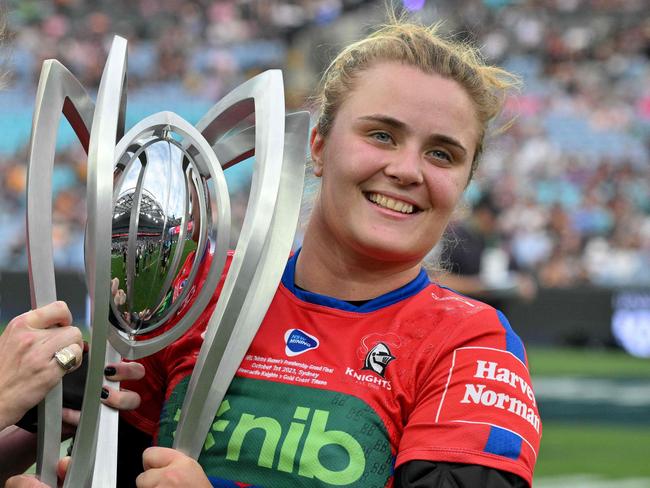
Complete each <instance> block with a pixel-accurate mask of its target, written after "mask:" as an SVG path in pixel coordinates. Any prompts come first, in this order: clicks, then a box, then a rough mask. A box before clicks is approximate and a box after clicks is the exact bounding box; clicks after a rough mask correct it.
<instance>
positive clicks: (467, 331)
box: [124, 21, 541, 488]
mask: <svg viewBox="0 0 650 488" xmlns="http://www.w3.org/2000/svg"><path fill="white" fill-rule="evenodd" d="M515 82H516V80H515V79H514V78H513V77H512V76H511V75H509V74H508V73H507V72H504V71H502V70H500V69H497V68H494V67H488V66H485V65H484V64H483V63H482V62H481V61H480V58H479V57H478V56H477V54H476V53H475V52H474V51H473V50H472V49H471V48H469V47H467V46H464V45H459V44H454V43H452V42H449V41H446V40H443V39H442V38H441V37H440V36H439V35H437V34H436V31H435V28H431V29H429V28H425V27H422V26H419V25H414V24H408V23H401V22H398V21H394V22H393V23H392V24H391V25H388V26H386V27H384V28H382V29H380V30H379V31H377V32H376V33H374V34H372V35H371V36H369V37H368V38H366V39H364V40H362V41H359V42H357V43H355V44H353V45H351V46H349V47H347V48H346V49H345V50H344V51H343V52H342V53H341V54H339V56H338V57H337V58H336V59H335V60H334V62H333V63H332V64H331V65H330V67H329V68H328V70H327V71H326V73H325V75H324V78H323V84H322V91H321V94H320V108H321V114H320V118H319V120H318V124H317V125H316V127H315V128H314V129H313V131H312V133H311V140H310V146H311V156H312V160H313V166H314V174H315V175H316V176H317V177H320V178H321V179H322V183H321V190H320V194H319V196H318V197H317V200H316V202H315V206H314V209H313V213H312V215H311V218H310V221H309V224H308V228H307V231H306V233H305V237H304V243H303V247H302V249H301V250H300V251H298V252H297V253H296V254H295V255H294V256H293V257H292V258H291V259H290V260H289V263H288V265H287V267H286V270H285V273H284V276H283V279H282V283H281V285H280V287H279V288H278V291H277V292H276V295H275V297H274V300H273V303H272V304H271V306H270V308H269V311H268V313H267V315H266V317H265V319H264V321H263V323H262V325H261V327H260V330H259V332H258V334H257V336H256V338H255V340H254V341H253V343H252V345H251V347H250V349H249V351H248V355H247V356H246V358H245V359H244V361H243V362H242V364H241V367H240V369H239V371H238V373H237V376H236V377H235V378H234V380H233V382H232V384H231V386H230V389H229V391H228V394H227V395H226V399H225V401H224V402H223V403H222V405H221V407H220V409H219V411H218V412H217V415H216V418H215V422H214V424H213V427H212V431H211V432H210V435H209V436H208V438H207V439H206V443H205V446H204V450H203V452H202V454H201V456H200V458H199V462H198V463H197V462H195V461H193V460H191V459H189V458H187V457H185V456H184V455H183V454H181V453H179V452H176V451H173V450H171V449H166V448H164V447H155V448H150V449H147V450H146V451H145V452H144V457H143V463H144V468H145V472H144V473H143V474H141V475H140V476H139V477H138V478H137V486H139V487H141V488H148V487H154V486H193V487H201V486H206V487H208V486H222V487H226V486H282V487H286V486H358V487H370V486H373V487H374V486H391V485H394V486H398V487H436V486H472V487H476V486H488V487H512V486H528V485H529V484H530V483H531V481H532V472H533V467H534V463H535V458H536V453H537V450H538V446H539V440H540V436H541V425H540V420H539V414H538V412H537V408H536V404H535V398H534V394H533V391H532V389H531V387H530V379H529V374H528V371H527V366H526V356H525V351H524V349H523V345H522V344H521V341H520V340H519V338H518V337H517V336H516V335H515V334H514V332H513V331H512V329H511V328H510V326H509V324H508V322H507V320H506V319H505V317H504V316H503V315H502V314H501V313H500V312H498V311H496V310H495V309H493V308H491V307H489V306H487V305H484V304H482V303H480V302H478V301H474V300H471V299H469V298H466V297H463V296H460V295H458V294H456V293H454V292H453V291H451V290H448V289H445V288H442V287H439V286H437V285H436V284H433V283H430V282H429V280H428V278H427V275H426V274H425V272H424V271H423V269H422V260H423V259H424V257H425V256H426V255H427V253H428V252H429V251H430V250H431V249H432V248H433V247H434V246H435V245H436V243H437V242H438V240H439V239H440V236H441V235H442V233H443V231H444V229H445V226H446V225H447V222H448V221H449V218H450V216H451V214H452V212H453V211H454V208H455V207H456V205H457V204H458V202H459V200H460V198H461V195H462V193H463V191H464V189H465V188H466V186H467V184H468V182H469V181H470V179H471V177H472V174H473V172H474V170H475V169H476V166H477V164H478V158H479V155H480V153H481V150H482V147H483V140H484V136H485V132H486V129H487V125H488V123H489V122H490V121H491V120H492V119H493V118H494V117H495V116H496V115H497V113H498V112H499V109H500V106H501V102H502V100H503V95H504V92H505V91H506V90H507V89H509V88H511V87H512V86H513V85H514V83H515ZM210 312H211V309H210V310H208V311H206V312H205V313H204V314H203V316H202V317H201V319H200V320H199V321H198V322H197V325H196V327H195V328H193V329H192V331H190V332H189V333H188V334H187V335H186V336H185V337H183V338H182V339H181V340H179V341H178V342H176V343H175V344H173V345H172V346H171V347H170V348H168V349H166V350H165V351H164V352H161V353H160V354H158V355H156V356H153V357H150V358H147V360H145V365H146V369H147V371H149V372H150V373H149V374H148V375H147V378H146V379H145V381H146V382H147V383H148V385H146V387H143V388H142V389H141V390H140V393H141V395H142V396H143V403H142V406H141V408H140V409H139V410H137V411H135V412H126V413H125V415H124V417H125V418H126V419H127V420H128V421H129V422H131V423H132V424H133V425H135V426H136V427H137V428H139V429H140V430H142V431H144V432H147V433H149V434H151V435H156V436H157V442H158V444H159V445H160V446H170V445H171V444H172V440H173V435H174V430H175V428H176V422H177V420H178V414H179V411H180V410H179V409H180V407H181V405H182V402H183V397H184V395H185V391H186V388H187V384H188V378H189V375H190V374H191V372H192V367H193V365H194V359H195V357H196V352H197V351H198V349H199V348H200V345H201V333H202V332H203V331H204V329H205V326H206V323H207V319H208V317H209V315H210ZM131 388H134V389H137V388H138V387H137V385H132V386H131ZM161 411H162V414H160V412H161ZM235 483H237V484H235ZM449 483H452V484H449Z"/></svg>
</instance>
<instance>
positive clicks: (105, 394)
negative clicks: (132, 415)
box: [102, 386, 140, 410]
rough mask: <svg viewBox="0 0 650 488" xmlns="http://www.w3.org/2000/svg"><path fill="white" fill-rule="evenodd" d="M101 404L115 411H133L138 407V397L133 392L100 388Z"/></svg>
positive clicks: (105, 387) (106, 387)
mask: <svg viewBox="0 0 650 488" xmlns="http://www.w3.org/2000/svg"><path fill="white" fill-rule="evenodd" d="M102 403H104V405H108V406H109V407H113V408H115V409H117V410H135V409H136V408H138V407H139V406H140V395H138V394H137V393H136V392H134V391H129V390H119V391H118V390H115V389H114V388H111V387H109V386H104V387H103V388H102Z"/></svg>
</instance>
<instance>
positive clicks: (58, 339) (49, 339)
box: [42, 326, 83, 364]
mask: <svg viewBox="0 0 650 488" xmlns="http://www.w3.org/2000/svg"><path fill="white" fill-rule="evenodd" d="M42 334H43V338H44V339H43V344H45V345H46V346H47V348H48V350H52V349H53V350H54V352H56V351H58V350H59V349H63V348H64V347H67V346H70V345H72V344H75V345H76V347H75V348H74V353H75V355H76V354H77V352H78V351H81V352H83V335H82V334H81V330H79V328H77V327H73V326H68V327H57V328H56V329H48V330H45V331H43V332H42ZM54 352H53V353H52V354H54ZM77 362H78V363H79V364H81V361H80V358H79V357H77Z"/></svg>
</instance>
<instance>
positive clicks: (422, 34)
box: [315, 13, 520, 180]
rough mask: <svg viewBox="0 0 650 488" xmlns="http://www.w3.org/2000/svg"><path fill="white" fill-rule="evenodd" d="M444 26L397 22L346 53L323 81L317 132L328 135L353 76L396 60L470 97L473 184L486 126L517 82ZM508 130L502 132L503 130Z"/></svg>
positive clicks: (318, 99)
mask: <svg viewBox="0 0 650 488" xmlns="http://www.w3.org/2000/svg"><path fill="white" fill-rule="evenodd" d="M440 27H441V23H437V24H434V25H432V26H428V27H427V26H424V25H421V24H416V23H412V22H408V21H406V20H404V18H400V19H398V18H396V16H395V15H394V14H390V13H389V22H388V23H386V24H384V25H382V26H380V28H379V29H378V30H376V31H375V32H373V33H372V34H370V35H369V36H367V37H366V38H365V39H362V40H360V41H357V42H355V43H353V44H351V45H349V46H347V47H346V48H345V49H343V50H342V51H341V52H340V53H339V54H338V56H337V57H336V58H335V59H334V60H333V61H332V63H331V64H330V65H329V67H328V68H327V69H326V70H325V72H324V74H323V77H322V79H321V84H320V89H319V92H318V94H317V95H316V97H315V102H316V105H317V106H318V108H319V112H320V115H319V119H318V125H317V127H318V132H319V133H320V134H321V135H323V136H326V135H327V134H328V132H329V130H330V129H331V127H332V124H333V122H334V118H335V117H336V113H337V111H338V109H339V108H340V106H341V104H342V103H343V101H344V100H345V97H346V95H347V94H348V93H350V92H351V91H352V90H353V89H354V81H355V77H356V76H357V75H358V74H359V73H360V72H362V71H364V70H367V69H368V68H370V67H371V66H373V65H374V64H376V63H380V62H385V61H394V62H399V63H403V64H407V65H410V66H414V67H417V68H419V69H421V70H422V71H424V72H425V73H435V74H438V75H440V76H443V77H445V78H449V79H452V80H455V81H456V82H457V83H459V84H460V85H461V86H462V87H463V88H464V89H465V90H466V92H467V93H468V95H469V96H470V98H471V99H472V102H473V104H474V107H475V108H476V116H477V120H478V122H479V124H480V133H479V140H478V142H477V147H476V151H475V155H474V160H473V161H472V168H471V172H470V177H469V179H470V180H471V178H472V176H473V174H474V171H475V170H476V168H477V166H478V160H479V156H480V154H481V153H482V151H483V142H484V139H485V134H486V132H487V129H488V125H489V123H490V121H491V120H493V119H494V118H495V117H496V116H497V115H498V114H499V113H500V112H501V109H502V107H503V103H504V101H505V98H506V95H507V93H508V91H509V90H511V89H513V88H515V87H518V86H519V84H520V82H519V78H518V77H517V76H515V75H513V74H511V73H509V72H508V71H506V70H504V69H501V68H498V67H496V66H489V65H487V64H486V63H485V62H484V61H483V59H482V58H481V55H480V53H479V52H478V50H477V49H476V48H474V47H472V46H471V45H469V44H467V43H461V42H458V41H455V40H453V39H449V38H443V37H442V35H440V34H439V30H440ZM506 125H508V124H504V126H503V127H502V128H501V129H505V127H506Z"/></svg>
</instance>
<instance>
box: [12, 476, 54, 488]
mask: <svg viewBox="0 0 650 488" xmlns="http://www.w3.org/2000/svg"><path fill="white" fill-rule="evenodd" d="M43 487H44V488H48V487H47V485H46V484H45V483H41V482H40V481H38V480H37V479H36V478H34V477H33V476H29V475H24V474H21V475H19V476H12V477H11V478H9V479H8V480H7V482H6V483H5V488H43Z"/></svg>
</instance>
